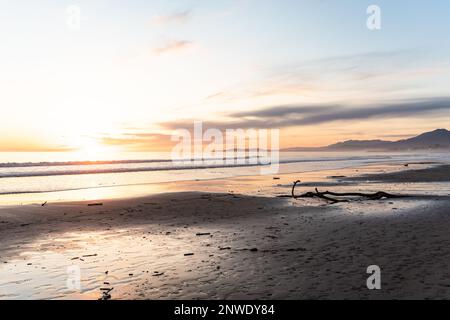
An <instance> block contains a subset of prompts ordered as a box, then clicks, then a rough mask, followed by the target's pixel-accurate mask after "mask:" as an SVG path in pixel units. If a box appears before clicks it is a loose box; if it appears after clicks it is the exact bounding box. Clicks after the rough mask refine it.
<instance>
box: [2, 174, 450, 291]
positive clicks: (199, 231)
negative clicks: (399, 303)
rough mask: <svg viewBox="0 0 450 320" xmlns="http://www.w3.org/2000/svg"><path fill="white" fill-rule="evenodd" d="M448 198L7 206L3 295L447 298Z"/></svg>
mask: <svg viewBox="0 0 450 320" xmlns="http://www.w3.org/2000/svg"><path fill="white" fill-rule="evenodd" d="M440 168H441V170H448V168H447V167H440ZM430 170H438V169H436V168H432V169H430ZM433 172H435V171H433ZM441 173H442V171H441ZM405 176H408V174H406V175H405ZM435 176H436V177H441V176H442V175H439V174H437V175H435ZM397 178H398V176H397ZM240 179H243V178H240ZM379 179H381V178H379ZM386 179H387V180H389V179H388V178H386ZM439 179H440V178H439ZM428 181H429V180H428ZM439 181H440V182H442V180H439ZM446 181H448V180H446ZM285 190H286V192H288V191H289V187H288V186H287V187H286V188H285ZM98 202H100V203H102V205H95V206H89V205H88V204H93V203H98ZM449 204H450V197H449V196H448V194H447V195H442V194H441V195H439V196H432V195H424V196H415V197H410V198H404V199H393V200H392V199H384V200H377V201H363V202H359V201H358V202H351V203H339V204H334V205H329V204H327V203H326V202H323V201H322V200H320V199H305V200H300V199H299V200H292V199H281V198H275V197H267V196H266V197H262V196H261V197H257V196H244V195H236V194H232V193H226V192H222V193H205V192H176V193H166V194H161V195H154V196H149V197H144V198H134V199H122V200H104V201H95V202H89V203H87V202H74V203H48V204H46V205H45V206H41V205H26V206H13V207H3V208H1V209H0V243H1V250H0V263H1V264H0V298H3V299H6V298H11V299H15V298H45V299H48V298H55V299H68V298H82V299H98V298H100V297H101V290H100V288H103V287H105V286H106V287H113V288H114V289H113V290H112V291H111V296H112V298H113V299H241V298H242V299H333V298H344V299H382V298H395V299H408V298H419V299H449V298H450V278H449V272H450V271H449V270H450V269H449V265H450V235H449V232H448V230H449V229H450V212H449V209H448V208H449ZM374 264H375V265H379V266H380V267H381V283H382V289H381V290H368V289H367V287H366V279H367V277H368V276H369V275H368V274H366V268H367V267H368V266H369V265H374ZM70 266H76V267H79V268H80V272H81V279H82V282H81V289H80V290H78V289H76V288H75V289H74V288H68V287H67V283H66V282H67V278H68V273H67V270H68V269H67V267H70Z"/></svg>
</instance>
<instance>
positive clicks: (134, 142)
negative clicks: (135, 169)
mask: <svg viewBox="0 0 450 320" xmlns="http://www.w3.org/2000/svg"><path fill="white" fill-rule="evenodd" d="M100 142H101V143H102V144H104V145H109V146H120V147H124V148H126V149H127V150H131V151H152V150H153V151H154V150H165V149H166V148H167V146H170V145H172V144H173V142H172V141H171V135H167V134H161V133H154V132H139V133H125V134H123V135H121V136H118V137H110V136H105V137H101V138H100Z"/></svg>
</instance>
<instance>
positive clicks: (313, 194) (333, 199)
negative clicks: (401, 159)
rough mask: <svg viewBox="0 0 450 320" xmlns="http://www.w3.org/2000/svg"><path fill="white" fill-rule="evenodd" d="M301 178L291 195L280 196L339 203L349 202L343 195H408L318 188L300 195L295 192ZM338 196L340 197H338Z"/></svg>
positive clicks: (367, 196) (399, 196)
mask: <svg viewBox="0 0 450 320" xmlns="http://www.w3.org/2000/svg"><path fill="white" fill-rule="evenodd" d="M300 182H301V181H300V180H297V181H294V184H293V185H292V190H291V195H290V196H288V195H283V196H280V197H282V198H293V199H298V198H320V199H324V200H326V201H329V202H331V203H338V202H349V201H350V199H342V197H360V198H365V199H367V200H380V199H383V198H403V197H407V196H405V195H396V194H390V193H387V192H384V191H378V192H375V193H362V192H332V191H328V190H327V191H324V192H321V191H319V190H318V189H317V188H315V192H311V191H309V192H306V193H303V194H300V195H296V194H295V187H296V186H297V185H298V184H299V183H300ZM330 196H332V197H330ZM336 197H338V198H336Z"/></svg>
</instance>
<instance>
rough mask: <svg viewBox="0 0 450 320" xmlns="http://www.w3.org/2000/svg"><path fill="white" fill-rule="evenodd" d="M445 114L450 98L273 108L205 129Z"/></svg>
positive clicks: (186, 123)
mask: <svg viewBox="0 0 450 320" xmlns="http://www.w3.org/2000/svg"><path fill="white" fill-rule="evenodd" d="M441 111H446V112H448V111H450V97H435V98H428V99H417V100H403V101H397V102H392V103H380V104H377V105H360V106H353V107H349V106H345V105H339V104H316V105H288V106H272V107H269V108H264V109H259V110H254V111H245V112H235V113H230V114H228V117H227V119H225V120H223V121H211V122H206V123H205V124H204V126H205V127H210V128H219V129H227V128H229V129H233V128H285V127H294V126H300V125H318V124H323V123H329V122H334V121H362V120H367V119H386V118H406V117H413V116H429V115H432V114H433V113H437V112H441ZM162 126H163V127H164V128H167V129H175V128H190V127H192V121H175V122H169V123H163V124H162Z"/></svg>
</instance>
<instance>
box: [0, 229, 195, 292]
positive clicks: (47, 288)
mask: <svg viewBox="0 0 450 320" xmlns="http://www.w3.org/2000/svg"><path fill="white" fill-rule="evenodd" d="M137 233H138V234H139V235H137ZM149 233H150V232H149ZM151 233H154V230H153V232H151ZM142 234H146V233H145V232H143V230H142V229H140V230H138V229H136V230H133V229H130V230H119V231H118V230H114V231H111V232H108V231H106V232H84V231H81V232H70V233H64V234H61V235H60V236H59V237H58V238H57V239H38V240H36V241H35V242H34V243H33V244H31V245H30V249H31V250H30V251H27V252H23V253H21V254H20V256H18V257H16V258H15V259H13V260H11V261H8V263H3V264H2V265H1V266H0V279H2V281H1V283H0V299H62V298H64V299H98V298H100V297H101V291H100V290H99V288H102V287H114V289H113V291H112V292H111V295H112V296H113V297H114V295H118V294H119V295H120V296H121V297H126V294H127V292H126V288H127V285H129V284H131V283H135V282H136V283H137V282H139V281H141V280H143V279H144V278H145V279H149V278H151V279H152V280H157V279H156V278H157V277H158V276H155V275H156V274H157V273H158V272H160V270H161V271H165V272H170V273H171V274H174V273H178V274H182V273H183V272H184V271H185V270H182V269H180V264H179V261H180V257H183V253H184V252H185V251H184V250H188V249H186V248H188V247H189V246H188V244H186V243H183V237H182V236H180V237H166V236H165V233H160V234H146V235H145V236H142ZM181 248H183V249H181ZM177 261H178V265H177ZM71 266H72V267H73V266H75V267H79V270H80V275H81V283H80V284H81V286H80V287H81V288H80V290H78V289H77V288H70V287H68V284H67V282H68V281H70V282H69V285H70V284H71V283H73V281H71V279H72V278H71V277H73V274H72V273H71V272H70V270H71V269H70V267H71ZM168 266H173V267H169V268H168ZM161 276H164V275H161ZM128 294H129V293H128Z"/></svg>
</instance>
